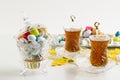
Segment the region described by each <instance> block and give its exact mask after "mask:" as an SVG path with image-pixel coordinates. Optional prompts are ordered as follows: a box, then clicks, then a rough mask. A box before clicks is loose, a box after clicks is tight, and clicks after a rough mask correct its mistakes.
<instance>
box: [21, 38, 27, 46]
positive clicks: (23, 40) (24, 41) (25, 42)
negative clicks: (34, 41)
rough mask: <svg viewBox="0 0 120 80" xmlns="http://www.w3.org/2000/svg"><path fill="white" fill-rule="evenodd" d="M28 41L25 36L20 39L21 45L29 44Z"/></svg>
mask: <svg viewBox="0 0 120 80" xmlns="http://www.w3.org/2000/svg"><path fill="white" fill-rule="evenodd" d="M27 43H28V42H27V40H26V39H24V38H21V39H20V40H19V44H20V45H21V44H27Z"/></svg>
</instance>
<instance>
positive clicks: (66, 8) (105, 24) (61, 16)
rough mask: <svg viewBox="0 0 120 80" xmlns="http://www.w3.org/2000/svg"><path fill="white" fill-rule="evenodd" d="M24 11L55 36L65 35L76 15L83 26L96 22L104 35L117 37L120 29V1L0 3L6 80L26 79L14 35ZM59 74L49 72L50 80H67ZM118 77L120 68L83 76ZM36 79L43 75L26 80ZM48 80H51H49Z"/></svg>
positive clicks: (0, 70) (0, 55)
mask: <svg viewBox="0 0 120 80" xmlns="http://www.w3.org/2000/svg"><path fill="white" fill-rule="evenodd" d="M22 12H25V13H26V14H27V16H28V17H29V18H30V19H31V21H33V22H37V23H41V24H44V25H46V27H47V29H48V31H49V32H50V33H51V34H56V33H57V34H60V33H64V31H63V27H65V26H67V24H69V23H70V19H69V16H70V15H72V14H73V15H75V16H76V17H77V20H76V22H77V25H78V26H80V27H83V28H84V27H86V26H93V24H94V22H95V21H98V22H100V23H101V25H100V29H101V30H102V32H104V33H109V34H114V33H115V32H116V31H118V30H120V1H119V0H0V37H1V38H0V75H1V74H2V75H4V79H5V80H6V79H7V78H6V76H7V77H8V79H9V80H10V79H11V80H21V79H23V78H21V77H20V76H19V77H18V75H17V74H18V71H19V63H18V61H19V58H20V57H19V55H18V50H17V47H16V42H15V40H14V39H13V36H14V35H15V34H16V33H17V32H18V30H19V29H21V28H22V27H23V19H22V18H23V15H22ZM53 70H54V69H53ZM55 70H56V69H55ZM57 72H58V71H57ZM57 72H54V71H53V73H49V76H48V78H51V79H50V80H60V79H61V80H65V79H64V78H62V77H64V76H65V75H64V74H63V73H62V74H63V75H61V74H60V73H58V74H57ZM10 74H11V75H10ZM55 74H56V77H54V76H55ZM115 74H116V75H115ZM118 74H120V69H118V70H117V68H115V70H111V71H110V72H108V73H103V74H102V75H95V76H92V77H91V76H90V75H87V76H88V78H87V77H86V75H84V74H83V75H82V76H80V77H82V78H83V79H84V80H89V79H91V80H97V78H99V80H107V79H108V80H113V79H112V77H114V79H115V78H116V77H119V75H118ZM9 75H10V76H9ZM50 75H51V76H50ZM57 75H61V77H60V76H59V77H57ZM44 78H45V77H44ZM44 78H43V79H44ZM33 79H39V80H41V79H40V77H39V76H37V77H36V78H34V77H27V78H26V80H33ZM43 79H42V80H43ZM83 79H81V80H83ZM2 80H3V79H2ZM45 80H49V79H47V78H45ZM78 80H80V79H79V78H78ZM116 80H117V79H116ZM118 80H119V79H118Z"/></svg>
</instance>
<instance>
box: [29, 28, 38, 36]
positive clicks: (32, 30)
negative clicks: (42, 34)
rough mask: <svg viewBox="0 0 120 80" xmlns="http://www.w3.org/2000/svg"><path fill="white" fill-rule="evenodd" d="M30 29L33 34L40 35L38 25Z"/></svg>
mask: <svg viewBox="0 0 120 80" xmlns="http://www.w3.org/2000/svg"><path fill="white" fill-rule="evenodd" d="M29 31H30V33H31V34H33V35H35V36H39V31H38V29H37V28H36V27H31V28H30V29H29Z"/></svg>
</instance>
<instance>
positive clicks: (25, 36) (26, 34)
mask: <svg viewBox="0 0 120 80" xmlns="http://www.w3.org/2000/svg"><path fill="white" fill-rule="evenodd" d="M28 35H30V32H29V31H27V32H25V33H24V34H23V37H24V38H25V39H26V40H28V38H27V37H28Z"/></svg>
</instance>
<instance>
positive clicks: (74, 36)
mask: <svg viewBox="0 0 120 80" xmlns="http://www.w3.org/2000/svg"><path fill="white" fill-rule="evenodd" d="M80 31H81V30H80V29H78V28H67V29H65V40H66V43H65V49H66V50H67V51H69V52H77V51H79V50H80V44H79V38H80Z"/></svg>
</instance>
